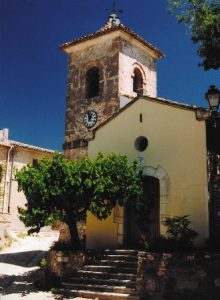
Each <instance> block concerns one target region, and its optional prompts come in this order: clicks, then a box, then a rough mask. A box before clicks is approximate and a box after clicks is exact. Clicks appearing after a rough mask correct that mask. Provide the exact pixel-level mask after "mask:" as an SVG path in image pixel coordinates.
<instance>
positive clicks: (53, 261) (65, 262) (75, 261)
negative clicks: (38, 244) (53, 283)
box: [48, 250, 86, 277]
mask: <svg viewBox="0 0 220 300" xmlns="http://www.w3.org/2000/svg"><path fill="white" fill-rule="evenodd" d="M85 261H86V255H85V251H80V250H79V251H76V250H75V251H57V250H51V251H50V252H49V255H48V266H49V270H50V271H51V272H52V273H54V274H56V275H57V276H59V277H61V276H66V275H69V274H71V273H72V272H74V271H78V270H80V269H81V268H82V266H83V265H84V264H85Z"/></svg>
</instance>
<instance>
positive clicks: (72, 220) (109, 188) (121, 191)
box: [16, 154, 143, 248]
mask: <svg viewBox="0 0 220 300" xmlns="http://www.w3.org/2000/svg"><path fill="white" fill-rule="evenodd" d="M16 179H17V181H18V189H19V191H23V192H24V194H25V196H26V198H27V204H26V207H25V208H19V214H20V219H21V220H22V221H23V222H24V224H25V226H26V227H29V228H30V229H29V232H38V231H39V230H40V228H41V227H43V226H46V225H50V224H52V223H53V222H54V221H55V220H61V221H63V222H64V223H66V224H67V225H68V227H69V230H70V236H71V241H72V243H73V244H74V247H75V248H78V247H80V240H79V237H78V233H77V228H76V222H77V221H80V220H82V219H84V217H85V214H86V212H87V211H90V212H92V214H93V215H94V216H96V217H97V218H98V219H100V220H102V219H105V218H107V217H108V216H109V215H110V214H111V212H112V209H113V208H114V206H115V205H116V204H119V205H120V206H123V205H125V204H126V203H132V204H133V206H134V207H135V208H136V209H137V210H140V209H141V205H142V201H141V200H142V193H143V189H142V181H141V176H140V174H139V172H138V170H137V164H136V163H129V162H128V159H127V157H126V156H123V155H116V154H110V155H108V156H106V157H104V156H103V155H102V154H99V155H98V156H97V158H96V159H94V160H91V159H89V158H88V157H85V158H82V159H79V160H72V161H71V160H67V159H65V158H64V156H63V155H61V154H56V155H55V156H54V158H43V159H42V160H39V161H38V164H37V167H34V166H32V165H28V166H25V167H24V168H22V169H21V170H19V171H17V172H16Z"/></svg>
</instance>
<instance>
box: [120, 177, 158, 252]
mask: <svg viewBox="0 0 220 300" xmlns="http://www.w3.org/2000/svg"><path fill="white" fill-rule="evenodd" d="M142 180H143V187H144V194H143V201H144V204H145V205H144V210H143V211H142V212H141V216H140V218H139V219H137V216H136V215H135V213H134V210H133V209H132V207H126V208H125V216H126V217H125V246H126V247H132V248H134V247H138V246H139V245H140V243H141V241H144V240H147V241H149V240H153V239H155V238H157V237H159V235H160V181H159V179H158V178H155V177H152V176H143V179H142Z"/></svg>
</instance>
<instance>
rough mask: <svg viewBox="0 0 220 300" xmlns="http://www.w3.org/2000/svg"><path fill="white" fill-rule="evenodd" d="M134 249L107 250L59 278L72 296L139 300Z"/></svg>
mask: <svg viewBox="0 0 220 300" xmlns="http://www.w3.org/2000/svg"><path fill="white" fill-rule="evenodd" d="M136 273H137V251H136V250H124V249H117V250H110V249H107V250H105V251H104V252H103V253H101V254H100V255H98V256H94V257H93V258H92V259H90V260H89V263H88V264H87V265H85V266H84V267H83V268H82V270H79V271H78V272H76V273H74V274H73V275H72V276H70V277H68V278H65V279H64V280H63V283H62V285H63V287H64V288H65V289H66V290H69V291H70V292H71V294H74V296H79V297H82V298H99V299H111V300H112V299H115V300H116V299H117V300H118V299H119V300H120V299H139V297H138V295H137V294H136Z"/></svg>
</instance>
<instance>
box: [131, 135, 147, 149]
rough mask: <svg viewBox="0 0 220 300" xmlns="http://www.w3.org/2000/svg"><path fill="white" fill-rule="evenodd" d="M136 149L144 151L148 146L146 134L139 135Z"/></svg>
mask: <svg viewBox="0 0 220 300" xmlns="http://www.w3.org/2000/svg"><path fill="white" fill-rule="evenodd" d="M134 145H135V149H136V150H138V151H140V152H143V151H144V150H146V149H147V146H148V140H147V138H146V137H145V136H139V137H138V138H137V139H136V141H135V143H134Z"/></svg>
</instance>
